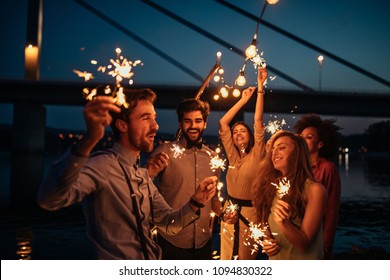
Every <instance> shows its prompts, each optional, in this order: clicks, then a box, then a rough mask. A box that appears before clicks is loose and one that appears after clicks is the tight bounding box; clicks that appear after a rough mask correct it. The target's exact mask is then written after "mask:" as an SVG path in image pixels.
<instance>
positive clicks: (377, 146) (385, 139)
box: [366, 121, 390, 151]
mask: <svg viewBox="0 0 390 280" xmlns="http://www.w3.org/2000/svg"><path fill="white" fill-rule="evenodd" d="M366 134H367V136H368V148H369V150H372V151H388V150H390V121H382V122H378V123H374V124H372V125H370V126H369V127H368V129H367V130H366Z"/></svg>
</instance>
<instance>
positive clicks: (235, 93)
mask: <svg viewBox="0 0 390 280" xmlns="http://www.w3.org/2000/svg"><path fill="white" fill-rule="evenodd" d="M232 94H233V96H234V97H239V96H240V95H241V91H240V90H239V89H238V88H235V89H234V90H233V93H232Z"/></svg>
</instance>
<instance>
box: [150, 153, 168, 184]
mask: <svg viewBox="0 0 390 280" xmlns="http://www.w3.org/2000/svg"><path fill="white" fill-rule="evenodd" d="M168 160H169V156H168V155H167V154H166V153H164V152H161V153H158V154H155V155H153V156H151V157H150V158H149V160H148V163H147V164H146V169H148V172H149V176H150V177H151V178H155V177H156V176H157V175H158V174H160V172H161V171H163V170H164V169H165V168H166V167H167V166H168Z"/></svg>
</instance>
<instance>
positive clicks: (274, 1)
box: [267, 0, 279, 5]
mask: <svg viewBox="0 0 390 280" xmlns="http://www.w3.org/2000/svg"><path fill="white" fill-rule="evenodd" d="M278 2H279V0H267V3H268V4H270V5H273V4H276V3H278Z"/></svg>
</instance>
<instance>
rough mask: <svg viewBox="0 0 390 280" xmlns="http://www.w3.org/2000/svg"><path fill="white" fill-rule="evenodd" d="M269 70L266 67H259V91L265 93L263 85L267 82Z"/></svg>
mask: <svg viewBox="0 0 390 280" xmlns="http://www.w3.org/2000/svg"><path fill="white" fill-rule="evenodd" d="M267 77H268V71H267V69H266V68H265V67H259V68H258V69H257V93H262V94H264V89H263V86H264V85H265V84H266V83H267Z"/></svg>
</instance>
